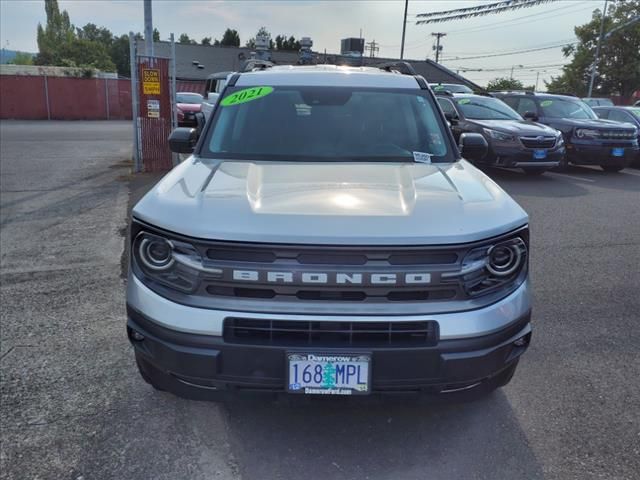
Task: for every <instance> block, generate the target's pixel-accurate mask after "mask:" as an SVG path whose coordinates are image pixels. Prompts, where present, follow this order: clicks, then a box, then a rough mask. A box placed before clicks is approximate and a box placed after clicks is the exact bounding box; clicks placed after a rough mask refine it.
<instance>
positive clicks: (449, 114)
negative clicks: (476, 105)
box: [444, 112, 458, 125]
mask: <svg viewBox="0 0 640 480" xmlns="http://www.w3.org/2000/svg"><path fill="white" fill-rule="evenodd" d="M444 118H446V119H447V122H449V123H450V124H451V125H456V124H457V123H458V115H456V114H455V113H452V112H444Z"/></svg>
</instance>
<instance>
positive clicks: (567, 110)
mask: <svg viewBox="0 0 640 480" xmlns="http://www.w3.org/2000/svg"><path fill="white" fill-rule="evenodd" d="M540 108H541V109H542V116H543V117H548V118H575V119H581V120H585V119H592V120H595V119H597V118H598V116H597V115H596V114H595V113H594V111H593V110H591V107H589V106H588V105H587V104H586V103H584V102H582V101H580V100H565V99H563V98H554V99H553V100H542V101H540Z"/></svg>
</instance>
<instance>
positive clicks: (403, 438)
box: [0, 122, 640, 480]
mask: <svg viewBox="0 0 640 480" xmlns="http://www.w3.org/2000/svg"><path fill="white" fill-rule="evenodd" d="M130 137H131V128H130V123H128V122H83V123H80V122H66V123H65V122H2V123H0V140H1V142H0V143H1V151H0V160H1V163H0V174H1V176H0V208H1V214H0V225H1V230H0V253H1V259H0V267H1V272H0V295H1V296H0V374H1V377H0V395H1V396H0V400H1V411H0V439H1V441H2V444H1V452H0V478H3V479H74V480H78V479H83V480H89V479H172V480H173V479H205V478H206V479H217V478H220V479H237V478H243V479H258V478H259V479H288V478H305V479H307V480H314V479H422V480H425V479H427V480H431V479H465V480H466V479H491V480H498V479H509V480H513V479H525V478H526V479H543V478H544V479H562V480H565V479H580V480H584V479H594V478H598V479H612V480H613V479H615V480H625V479H628V480H632V479H637V478H638V472H640V380H639V379H640V354H639V351H640V350H639V348H638V343H639V341H640V333H639V332H640V330H639V329H638V325H639V322H640V295H639V294H638V292H639V291H640V266H639V265H640V170H638V169H626V170H624V171H623V172H622V173H619V174H608V173H604V172H602V171H600V170H599V169H595V168H571V169H570V170H569V171H568V172H566V173H547V174H545V175H543V176H542V177H538V178H530V177H526V176H525V175H523V174H521V173H519V172H509V171H500V170H491V171H489V172H488V173H489V174H490V175H491V176H492V177H493V178H494V179H495V180H496V182H497V183H499V184H500V185H501V186H502V187H503V188H505V189H506V190H507V191H508V192H509V193H510V194H511V195H513V196H514V197H515V198H516V199H517V200H518V201H519V202H520V203H521V205H522V206H523V207H524V208H525V209H526V210H527V211H528V212H529V214H530V216H531V228H532V253H531V259H532V264H531V266H532V278H533V284H534V322H535V331H534V339H533V343H532V346H531V348H530V350H529V352H528V353H527V354H526V355H525V357H524V358H523V360H522V362H521V363H520V367H519V370H518V372H517V374H516V377H515V379H514V380H513V381H512V383H511V384H510V385H509V386H507V387H506V388H505V389H503V390H501V391H498V392H496V393H494V394H492V395H491V396H489V397H486V398H483V399H481V400H479V401H477V402H474V403H465V404H448V403H438V404H424V403H416V402H412V401H406V400H402V401H401V400H394V399H382V400H381V399H373V400H370V401H367V402H365V403H364V404H359V403H354V402H350V401H343V400H340V399H338V400H335V399H326V398H320V399H313V400H305V401H296V402H293V401H288V400H287V399H286V398H285V399H278V400H273V401H271V400H268V401H255V400H253V401H252V400H239V401H237V402H234V403H230V404H222V405H221V404H214V403H206V402H194V401H187V400H182V399H179V398H175V397H173V396H172V395H170V394H166V393H159V392H155V391H154V390H152V389H151V387H149V386H147V385H146V384H145V383H144V382H143V381H142V380H141V378H139V376H138V373H137V370H136V367H135V364H134V361H133V355H132V351H131V348H130V347H129V345H128V343H127V339H126V335H125V329H124V325H125V308H124V307H125V305H124V280H123V278H122V272H121V257H122V251H123V246H124V238H123V235H124V230H125V228H126V224H127V204H128V201H129V195H130V193H131V190H132V189H133V195H139V194H140V192H141V191H143V190H144V189H145V188H148V186H149V185H150V182H151V180H152V179H153V177H145V176H140V177H138V178H136V179H135V180H133V181H132V177H131V176H130V175H129V171H130V162H129V158H130V155H131V141H130Z"/></svg>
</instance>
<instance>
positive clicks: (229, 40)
mask: <svg viewBox="0 0 640 480" xmlns="http://www.w3.org/2000/svg"><path fill="white" fill-rule="evenodd" d="M219 45H224V46H227V47H239V46H240V35H239V34H238V31H237V30H231V29H230V28H227V29H226V30H225V31H224V34H223V35H222V40H220V42H219Z"/></svg>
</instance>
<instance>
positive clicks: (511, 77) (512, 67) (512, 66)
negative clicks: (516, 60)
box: [509, 65, 515, 80]
mask: <svg viewBox="0 0 640 480" xmlns="http://www.w3.org/2000/svg"><path fill="white" fill-rule="evenodd" d="M514 67H515V65H511V76H510V77H509V78H510V79H511V80H513V69H514Z"/></svg>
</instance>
